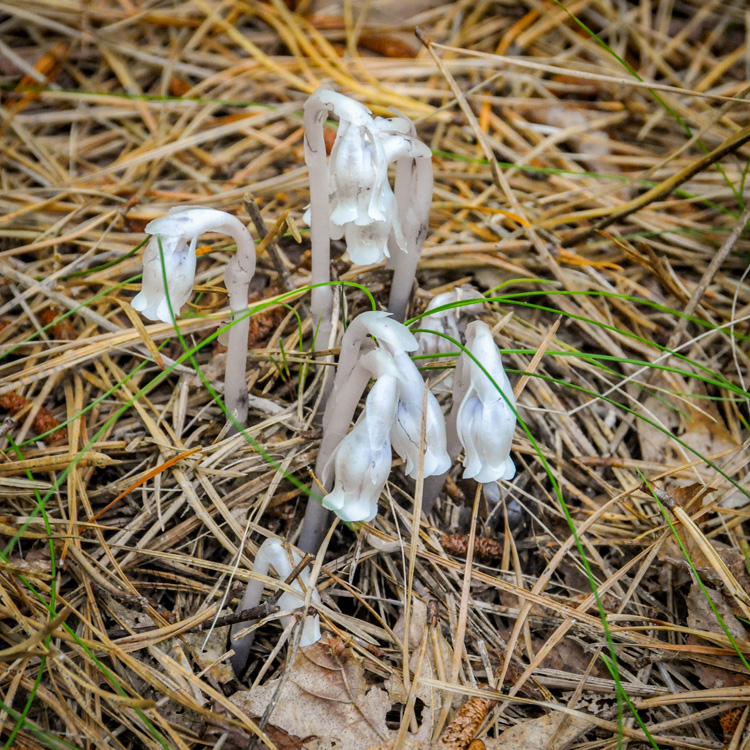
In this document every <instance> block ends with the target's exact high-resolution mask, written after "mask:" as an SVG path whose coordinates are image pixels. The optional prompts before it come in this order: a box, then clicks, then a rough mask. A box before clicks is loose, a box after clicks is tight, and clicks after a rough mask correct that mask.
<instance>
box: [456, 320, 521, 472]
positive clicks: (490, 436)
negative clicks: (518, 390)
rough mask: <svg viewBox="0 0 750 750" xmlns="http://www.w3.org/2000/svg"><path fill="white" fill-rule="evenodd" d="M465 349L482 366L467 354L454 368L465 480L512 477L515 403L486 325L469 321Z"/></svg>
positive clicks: (457, 421)
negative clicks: (511, 453)
mask: <svg viewBox="0 0 750 750" xmlns="http://www.w3.org/2000/svg"><path fill="white" fill-rule="evenodd" d="M466 348H467V350H468V351H469V352H471V354H472V355H473V356H474V358H475V359H476V360H477V361H478V362H479V363H481V365H482V367H479V365H478V364H477V362H475V361H474V359H472V358H471V357H469V356H468V355H467V354H466V353H462V354H461V356H460V357H459V361H458V364H457V366H456V375H455V380H454V388H453V399H454V401H453V412H452V414H451V419H452V422H453V430H454V431H455V438H456V439H457V440H458V441H459V442H460V444H461V445H462V446H463V449H464V478H467V479H471V478H473V479H476V481H477V482H481V483H485V482H494V481H496V480H498V479H506V480H508V479H512V478H513V477H514V476H515V473H516V467H515V464H514V463H513V459H512V458H511V457H510V449H511V444H512V442H513V433H514V431H515V427H516V415H515V411H514V409H515V406H516V401H515V397H514V396H513V389H512V388H511V385H510V381H509V380H508V376H507V375H506V374H505V369H504V368H503V363H502V359H501V357H500V352H499V351H498V349H497V345H496V344H495V341H494V339H493V338H492V332H491V331H490V329H489V327H488V326H487V324H486V323H484V322H482V321H479V320H476V321H474V322H472V323H469V325H468V326H467V328H466ZM482 368H484V369H482ZM485 371H486V372H485ZM488 375H489V377H488ZM493 381H494V382H493ZM498 389H500V391H502V394H501V393H500V392H499V391H498ZM503 395H504V396H505V397H503ZM506 399H507V400H506ZM450 431H451V430H450V427H449V432H450ZM451 447H452V446H450V445H449V448H451Z"/></svg>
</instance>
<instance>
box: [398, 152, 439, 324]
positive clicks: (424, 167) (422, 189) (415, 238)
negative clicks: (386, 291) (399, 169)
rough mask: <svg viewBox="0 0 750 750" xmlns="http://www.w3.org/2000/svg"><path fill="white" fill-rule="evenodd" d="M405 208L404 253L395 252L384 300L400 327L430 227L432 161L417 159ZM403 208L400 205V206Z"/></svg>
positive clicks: (423, 157) (403, 223) (404, 316)
mask: <svg viewBox="0 0 750 750" xmlns="http://www.w3.org/2000/svg"><path fill="white" fill-rule="evenodd" d="M409 192H410V200H409V203H408V208H407V210H406V211H404V212H403V214H401V215H402V228H403V231H404V236H405V238H406V249H407V252H405V253H404V252H397V253H396V260H395V262H394V264H393V268H394V270H393V282H392V283H391V295H390V298H389V300H388V310H389V311H390V312H392V313H393V317H394V318H395V319H396V320H397V321H399V323H403V321H404V319H405V318H406V310H407V308H408V307H409V299H410V297H411V289H412V285H413V284H414V278H415V276H416V275H417V263H418V262H419V256H420V255H421V254H422V247H423V245H424V240H425V237H426V236H427V230H428V229H429V225H430V205H431V204H432V157H431V156H426V155H425V156H422V155H417V156H416V157H415V159H414V173H413V178H412V181H411V185H410V191H409ZM401 205H403V204H401Z"/></svg>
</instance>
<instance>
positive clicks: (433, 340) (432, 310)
mask: <svg viewBox="0 0 750 750" xmlns="http://www.w3.org/2000/svg"><path fill="white" fill-rule="evenodd" d="M467 300H478V302H476V303H471V304H465V303H466V301H467ZM483 300H484V296H483V295H482V294H481V293H480V292H478V291H477V290H476V289H474V287H472V286H469V285H468V284H464V285H463V286H460V287H456V288H455V289H453V290H452V291H450V292H443V293H442V294H436V295H435V296H434V297H433V298H432V299H431V300H430V303H429V304H428V305H427V308H426V309H425V311H424V313H423V314H422V317H421V318H420V319H419V321H418V326H419V328H421V329H422V330H421V331H417V332H416V333H415V334H414V336H415V337H416V339H417V341H418V342H419V353H420V354H451V353H453V352H455V351H456V345H455V344H454V343H453V341H450V339H449V338H446V336H449V337H450V338H451V339H454V340H455V341H461V340H462V337H463V333H464V331H465V328H466V319H467V318H469V317H471V316H476V315H478V314H479V313H480V312H481V311H482V304H481V301H483ZM456 303H464V304H460V305H457V304H456ZM448 305H452V307H447V306H448ZM440 308H445V309H444V310H441V309H440ZM430 331H434V333H430Z"/></svg>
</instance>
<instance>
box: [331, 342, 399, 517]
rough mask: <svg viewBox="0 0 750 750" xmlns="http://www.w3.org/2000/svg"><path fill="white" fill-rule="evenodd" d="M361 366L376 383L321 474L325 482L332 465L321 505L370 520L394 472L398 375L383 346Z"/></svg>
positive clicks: (391, 359) (361, 361)
mask: <svg viewBox="0 0 750 750" xmlns="http://www.w3.org/2000/svg"><path fill="white" fill-rule="evenodd" d="M357 367H358V368H362V369H364V370H366V371H367V372H369V373H370V374H372V375H374V376H375V377H376V380H375V384H374V385H373V386H372V388H371V389H370V392H369V393H368V395H367V399H366V400H365V408H364V410H363V411H362V413H361V414H360V417H359V419H358V420H357V424H356V425H354V429H352V431H351V432H349V434H347V435H346V437H344V439H343V440H342V441H341V442H340V443H339V445H338V447H337V448H336V449H335V451H334V452H333V455H332V456H331V457H330V459H329V461H328V464H327V465H326V467H325V468H324V469H323V475H322V477H321V480H322V482H323V484H325V483H326V482H327V478H328V474H329V472H330V470H331V467H333V470H334V475H335V480H334V487H333V490H332V491H331V492H330V493H329V494H328V495H326V496H325V497H324V498H323V507H325V508H328V509H329V510H332V511H334V513H336V515H337V516H338V517H339V518H341V519H342V520H343V521H347V522H354V521H371V520H372V519H373V518H375V516H376V515H377V512H378V499H379V498H380V494H381V492H382V491H383V488H384V487H385V483H386V481H387V480H388V475H389V474H390V471H391V460H392V454H391V443H390V437H389V436H390V430H391V426H392V424H393V420H394V417H395V413H396V407H397V404H398V381H399V377H400V375H399V372H398V370H397V368H396V366H395V363H394V362H393V358H392V357H391V356H390V355H389V354H387V353H386V352H383V351H379V350H374V351H371V352H368V353H366V354H364V355H362V357H360V359H359V362H358V363H357ZM333 397H334V398H336V394H334V396H333Z"/></svg>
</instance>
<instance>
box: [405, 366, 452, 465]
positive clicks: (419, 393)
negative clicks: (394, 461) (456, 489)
mask: <svg viewBox="0 0 750 750" xmlns="http://www.w3.org/2000/svg"><path fill="white" fill-rule="evenodd" d="M394 360H395V363H396V366H397V367H398V370H399V373H400V374H401V379H400V380H399V383H398V407H397V409H396V418H395V420H394V422H393V426H392V428H391V444H392V445H393V448H394V450H395V451H396V453H398V455H399V456H401V458H402V459H403V460H404V462H405V463H406V466H405V467H404V471H405V472H406V473H407V474H408V475H409V476H410V477H412V479H416V478H417V470H418V468H419V453H420V446H421V441H420V437H421V434H422V403H423V399H424V392H425V388H426V387H427V386H426V385H425V382H424V380H423V379H422V376H421V375H420V373H419V370H418V369H417V367H416V365H415V364H414V362H412V360H411V358H410V357H409V355H408V354H406V353H405V352H400V353H397V354H396V355H395V356H394ZM424 437H425V439H424V447H425V456H424V474H423V476H425V477H431V476H436V475H438V474H443V473H445V472H446V471H448V469H450V467H451V459H450V456H449V455H448V451H447V449H446V437H445V419H444V417H443V412H442V410H441V409H440V404H439V403H438V401H437V399H436V398H435V396H434V395H433V394H432V392H430V391H429V390H428V391H427V417H426V421H425V436H424Z"/></svg>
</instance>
